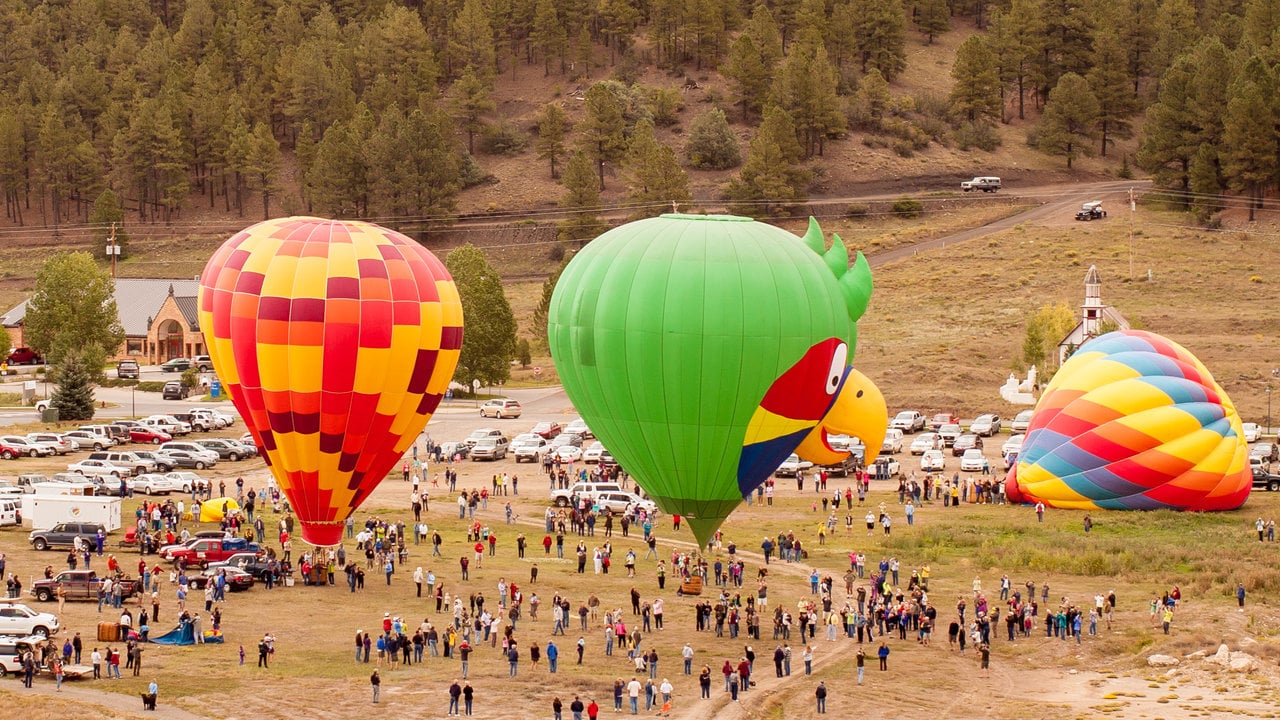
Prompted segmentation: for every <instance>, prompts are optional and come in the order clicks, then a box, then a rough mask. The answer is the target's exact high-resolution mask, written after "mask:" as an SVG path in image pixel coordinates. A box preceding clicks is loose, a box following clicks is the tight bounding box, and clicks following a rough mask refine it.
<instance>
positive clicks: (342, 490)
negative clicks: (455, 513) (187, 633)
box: [199, 217, 462, 545]
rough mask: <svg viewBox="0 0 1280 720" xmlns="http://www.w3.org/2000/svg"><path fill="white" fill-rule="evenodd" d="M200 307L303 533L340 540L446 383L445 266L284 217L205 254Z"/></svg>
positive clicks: (345, 227) (224, 372) (364, 228)
mask: <svg viewBox="0 0 1280 720" xmlns="http://www.w3.org/2000/svg"><path fill="white" fill-rule="evenodd" d="M199 306H200V328H201V330H202V331H203V333H204V337H205V344H206V346H207V347H208V348H209V355H210V356H211V358H212V359H213V366H214V369H215V370H217V372H218V376H219V377H220V378H221V379H222V382H223V384H224V385H225V386H226V388H227V390H228V391H229V394H230V395H231V399H232V400H233V401H234V402H235V405H236V409H238V410H239V411H240V414H241V416H243V417H244V420H245V424H246V425H248V426H249V430H250V432H252V433H253V437H254V440H255V441H256V442H257V443H258V446H259V447H260V448H262V451H263V456H264V457H265V458H266V461H267V464H268V465H270V467H271V472H272V474H273V475H274V476H275V478H276V480H277V481H278V482H279V483H280V487H281V489H282V490H283V491H284V493H285V495H286V496H287V497H288V498H289V502H290V504H291V505H292V507H293V509H294V512H296V513H297V514H298V520H299V524H300V525H301V526H302V537H303V539H305V540H307V541H308V542H311V543H313V544H316V545H333V544H336V543H338V542H339V541H340V540H341V537H342V530H343V524H344V521H345V520H346V518H347V516H349V515H350V514H351V513H352V512H353V511H354V510H355V508H356V507H357V506H359V504H360V503H361V501H363V500H364V498H365V497H366V496H367V495H368V494H369V493H370V492H371V491H372V490H373V489H374V488H375V487H377V485H378V483H379V482H381V481H382V479H383V478H384V477H385V476H386V475H387V473H388V472H389V471H390V470H391V469H392V468H393V467H394V466H395V465H396V464H397V463H398V462H399V461H400V459H401V457H403V455H404V452H405V451H406V450H407V449H408V448H409V446H410V445H411V444H412V443H413V441H414V440H415V439H417V437H418V433H420V432H421V431H422V428H423V427H424V426H425V425H426V424H427V420H428V419H430V417H431V414H432V413H433V412H435V409H436V406H437V405H438V404H439V403H440V399H441V397H442V396H443V395H444V392H445V390H446V389H447V388H448V384H449V380H450V378H452V377H453V371H454V368H455V367H456V366H457V364H458V352H459V349H460V348H461V347H462V303H461V301H460V300H459V299H458V290H457V288H456V287H455V286H454V284H453V279H452V278H451V277H450V276H449V272H448V271H447V270H446V269H445V267H444V265H443V264H441V262H440V261H439V260H438V259H437V258H436V257H435V256H434V255H432V254H431V253H430V252H429V251H427V250H426V249H425V248H423V247H422V246H421V245H419V244H418V243H417V242H415V241H413V240H412V239H410V238H407V237H405V236H404V235H401V234H400V233H397V232H394V231H391V230H387V229H386V228H382V227H379V226H377V225H373V224H370V223H363V222H347V221H334V220H321V219H318V218H306V217H293V218H281V219H276V220H268V221H266V222H262V223H258V224H257V225H254V226H252V227H250V228H247V229H245V230H243V231H241V232H239V233H237V234H236V235H235V236H234V237H232V238H231V239H229V240H227V241H226V243H224V244H223V245H222V247H221V248H219V249H218V251H217V252H216V253H214V255H213V257H212V258H210V260H209V263H208V264H207V265H206V266H205V269H204V274H203V275H202V276H201V278H200V298H199Z"/></svg>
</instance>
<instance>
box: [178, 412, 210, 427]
mask: <svg viewBox="0 0 1280 720" xmlns="http://www.w3.org/2000/svg"><path fill="white" fill-rule="evenodd" d="M173 418H174V419H175V420H177V421H179V422H184V423H186V424H188V425H190V426H191V430H192V431H193V432H209V431H210V430H216V429H218V423H217V422H216V421H214V420H213V419H212V418H210V417H209V416H208V415H204V414H196V413H189V412H182V413H174V414H173Z"/></svg>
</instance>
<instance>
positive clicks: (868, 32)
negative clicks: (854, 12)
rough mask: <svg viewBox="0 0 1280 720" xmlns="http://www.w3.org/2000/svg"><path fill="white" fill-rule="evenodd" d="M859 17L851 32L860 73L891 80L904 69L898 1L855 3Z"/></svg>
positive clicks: (902, 25) (904, 45) (902, 14)
mask: <svg viewBox="0 0 1280 720" xmlns="http://www.w3.org/2000/svg"><path fill="white" fill-rule="evenodd" d="M855 7H856V8H857V9H858V11H859V14H858V17H857V23H856V25H855V27H854V31H855V34H856V37H857V44H858V53H859V55H860V56H861V59H862V72H864V73H865V72H867V71H868V70H871V69H873V68H874V69H876V70H879V71H880V74H881V75H883V76H884V77H885V79H887V80H892V79H894V78H896V77H897V76H898V73H901V72H902V71H903V69H904V68H906V66H907V41H906V37H905V34H906V25H907V20H906V13H905V12H903V9H902V0H867V1H866V2H865V3H864V2H857V3H855Z"/></svg>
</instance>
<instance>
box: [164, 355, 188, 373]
mask: <svg viewBox="0 0 1280 720" xmlns="http://www.w3.org/2000/svg"><path fill="white" fill-rule="evenodd" d="M190 367H191V359H190V358H173V359H172V360H169V361H167V362H164V363H162V364H161V365H160V371H161V372H186V371H187V370H188V369H189V368H190Z"/></svg>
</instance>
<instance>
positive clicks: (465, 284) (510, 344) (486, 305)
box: [444, 243, 516, 385]
mask: <svg viewBox="0 0 1280 720" xmlns="http://www.w3.org/2000/svg"><path fill="white" fill-rule="evenodd" d="M444 264H445V267H446V268H448V270H449V274H450V275H452V276H453V282H454V284H455V285H457V286H458V297H459V299H461V300H462V314H463V316H464V317H465V318H466V319H467V331H466V340H465V341H464V342H463V343H462V352H461V353H460V354H459V356H458V369H457V371H455V372H454V380H456V381H457V382H460V383H462V384H463V385H470V384H471V381H473V380H479V381H480V382H481V383H483V384H485V385H497V384H500V383H504V382H506V381H507V380H509V379H510V378H511V360H512V358H514V357H515V351H516V319H515V315H513V314H512V312H511V304H510V303H509V302H508V301H507V296H506V294H505V293H504V292H503V291H502V277H501V276H500V275H499V274H498V272H497V270H495V269H494V268H493V266H492V265H490V264H489V261H488V259H487V258H485V256H484V253H483V252H481V251H480V250H478V249H477V248H476V247H475V246H473V245H471V244H470V243H468V244H466V245H463V246H462V247H460V248H455V249H454V250H451V251H450V252H449V255H448V256H447V257H446V258H445V261H444Z"/></svg>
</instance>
